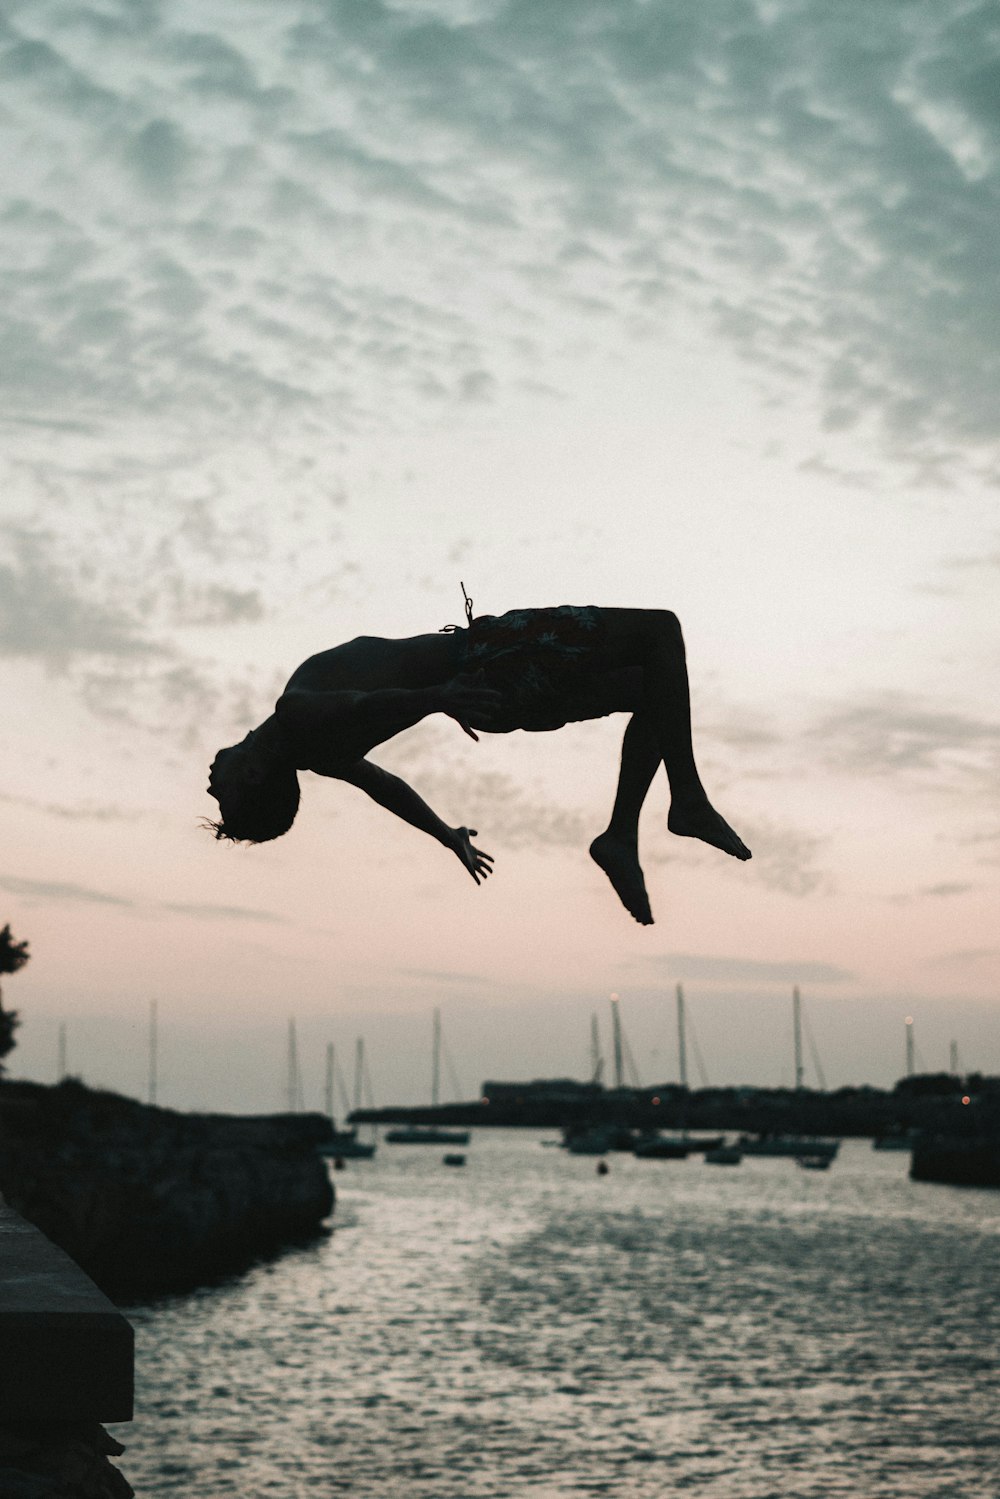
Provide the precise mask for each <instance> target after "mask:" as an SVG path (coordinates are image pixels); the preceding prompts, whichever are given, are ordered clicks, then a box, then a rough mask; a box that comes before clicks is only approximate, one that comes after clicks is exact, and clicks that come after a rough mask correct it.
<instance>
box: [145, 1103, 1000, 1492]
mask: <svg viewBox="0 0 1000 1499" xmlns="http://www.w3.org/2000/svg"><path fill="white" fill-rule="evenodd" d="M905 1172H906V1157H899V1156H889V1155H879V1154H876V1153H874V1152H872V1151H870V1150H869V1149H868V1148H867V1147H866V1146H865V1145H863V1144H855V1145H849V1146H846V1147H845V1148H844V1150H843V1151H842V1154H841V1158H840V1159H839V1160H838V1162H837V1163H836V1165H835V1166H834V1168H833V1169H832V1170H831V1171H830V1172H829V1173H827V1174H824V1175H823V1176H822V1177H820V1176H818V1175H813V1174H812V1173H805V1172H801V1171H798V1170H797V1169H796V1168H795V1166H794V1164H793V1163H791V1162H788V1161H767V1160H761V1161H746V1162H744V1164H743V1166H742V1167H740V1168H739V1171H738V1172H733V1171H719V1170H713V1169H712V1168H711V1167H706V1166H705V1165H704V1164H703V1163H702V1162H700V1161H690V1162H686V1163H680V1162H678V1163H664V1162H637V1161H633V1160H631V1159H626V1158H624V1157H622V1158H617V1157H616V1158H615V1159H614V1161H613V1166H612V1171H611V1174H610V1175H609V1176H608V1177H605V1178H598V1177H596V1176H595V1174H594V1169H593V1162H590V1161H586V1160H577V1159H571V1158H568V1157H566V1156H564V1155H563V1154H562V1152H556V1151H543V1150H539V1148H538V1141H537V1136H534V1135H525V1134H520V1133H512V1132H502V1133H501V1132H498V1133H496V1134H491V1135H483V1136H482V1137H481V1138H477V1139H476V1141H475V1142H474V1144H473V1146H472V1147H471V1149H470V1152H469V1164H468V1166H467V1168H466V1170H465V1171H464V1172H456V1171H445V1170H443V1169H442V1167H441V1164H440V1158H439V1156H438V1153H437V1152H436V1151H434V1150H429V1151H427V1150H425V1151H423V1152H421V1151H420V1150H413V1149H411V1150H407V1149H405V1148H393V1147H385V1146H383V1147H382V1149H381V1151H380V1153H379V1156H378V1157H377V1158H376V1160H375V1161H373V1162H371V1163H365V1164H364V1165H359V1166H358V1167H357V1168H356V1169H355V1170H354V1171H352V1172H351V1173H350V1174H349V1175H348V1174H347V1173H345V1174H344V1175H342V1176H339V1177H338V1179H337V1181H338V1189H339V1190H340V1193H341V1201H340V1209H339V1218H338V1221H339V1222H340V1223H342V1224H343V1225H344V1226H343V1227H340V1228H338V1229H337V1231H336V1232H335V1233H334V1234H333V1235H332V1236H331V1238H330V1239H329V1240H327V1241H325V1242H323V1243H321V1244H319V1245H316V1246H313V1247H311V1248H310V1249H307V1250H301V1251H297V1252H295V1253H293V1254H290V1255H288V1256H287V1257H286V1258H284V1259H283V1260H281V1261H279V1262H276V1263H275V1264H272V1265H269V1266H266V1267H261V1268H259V1269H258V1270H256V1271H254V1272H252V1273H251V1274H249V1275H248V1276H246V1277H244V1278H243V1279H242V1280H239V1281H234V1282H231V1283H228V1284H226V1285H223V1286H220V1287H217V1288H215V1289H213V1290H210V1291H204V1292H201V1293H199V1294H197V1295H195V1296H192V1297H188V1298H177V1299H175V1300H170V1301H165V1302H160V1303H157V1304H156V1305H152V1306H146V1307H138V1308H134V1309H132V1311H131V1313H130V1315H131V1316H132V1319H133V1321H134V1322H135V1324H136V1329H137V1339H138V1361H139V1382H140V1388H139V1402H138V1404H139V1408H138V1414H137V1419H136V1422H135V1424H134V1425H133V1426H132V1427H130V1428H120V1429H119V1430H118V1432H117V1434H118V1435H119V1436H120V1437H121V1438H122V1439H123V1440H124V1441H125V1442H126V1444H127V1446H128V1452H127V1454H126V1456H125V1458H124V1459H123V1460H122V1461H123V1468H124V1471H125V1472H126V1474H127V1476H128V1477H129V1478H130V1480H131V1481H132V1483H133V1484H134V1485H135V1487H136V1489H137V1490H138V1492H139V1493H141V1494H143V1495H144V1496H160V1495H163V1496H167V1495H182V1494H183V1495H185V1496H189V1495H191V1494H193V1493H197V1494H198V1496H199V1499H224V1496H231V1495H239V1496H241V1499H258V1496H261V1499H263V1496H276V1499H300V1496H302V1499H305V1496H307V1495H308V1496H310V1499H312V1496H315V1495H323V1494H331V1495H333V1494H358V1495H362V1494H363V1495H365V1496H367V1499H397V1496H400V1495H403V1494H405V1495H406V1496H407V1499H514V1496H517V1499H520V1496H525V1499H564V1496H569V1495H610V1496H621V1499H625V1496H628V1499H662V1496H663V1495H664V1494H665V1493H667V1492H669V1493H671V1494H673V1493H675V1492H676V1493H680V1494H683V1493H702V1494H710V1495H711V1496H712V1499H769V1496H772V1495H773V1496H774V1499H838V1496H848V1495H849V1496H850V1499H867V1496H873V1499H875V1496H877V1499H939V1496H940V1499H945V1496H947V1499H953V1496H955V1495H958V1494H961V1495H963V1496H964V1499H996V1496H997V1494H998V1492H1000V1484H998V1482H997V1473H998V1471H1000V1422H998V1416H997V1411H998V1405H1000V1402H998V1398H997V1397H998V1394H1000V1388H998V1385H1000V1381H998V1376H997V1367H996V1361H995V1350H996V1347H997V1330H998V1329H997V1299H996V1290H997V1274H996V1264H997V1258H996V1252H997V1245H998V1237H1000V1198H998V1196H997V1194H991V1193H960V1192H957V1191H953V1190H950V1189H947V1188H935V1187H928V1186H925V1185H920V1184H915V1183H911V1182H909V1181H908V1180H907V1179H906V1175H905Z"/></svg>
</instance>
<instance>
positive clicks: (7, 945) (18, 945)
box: [0, 923, 31, 1073]
mask: <svg viewBox="0 0 1000 1499" xmlns="http://www.w3.org/2000/svg"><path fill="white" fill-rule="evenodd" d="M30 957H31V954H30V953H29V951H28V944H27V942H15V941H14V938H13V937H12V936H11V932H10V924H9V923H8V925H7V926H5V927H4V929H3V931H2V932H0V974H4V973H17V971H18V969H19V968H23V967H24V965H25V963H27V961H28V959H29V958H30ZM20 1024H21V1021H20V1019H19V1017H18V1013H17V1011H16V1010H5V1009H4V1007H3V993H2V991H0V1057H5V1056H6V1055H7V1053H8V1052H9V1051H13V1049H14V1044H15V1043H14V1032H15V1031H16V1030H17V1028H18V1026H19V1025H20ZM2 1072H3V1068H2V1067H0V1073H2Z"/></svg>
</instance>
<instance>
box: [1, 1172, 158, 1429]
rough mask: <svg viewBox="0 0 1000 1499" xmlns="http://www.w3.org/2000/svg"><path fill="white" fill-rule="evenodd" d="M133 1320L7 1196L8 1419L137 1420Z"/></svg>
mask: <svg viewBox="0 0 1000 1499" xmlns="http://www.w3.org/2000/svg"><path fill="white" fill-rule="evenodd" d="M133 1342H134V1339H133V1333H132V1328H131V1326H130V1324H129V1323H128V1322H127V1321H126V1320H125V1318H124V1317H123V1316H122V1314H121V1312H119V1311H118V1310H117V1309H116V1308H115V1307H114V1306H113V1305H112V1303H111V1302H110V1301H109V1300H108V1298H107V1297H106V1296H105V1295H104V1294H103V1293H102V1292H101V1291H99V1290H98V1289H97V1287H96V1286H95V1285H94V1283H93V1281H91V1280H88V1278H87V1276H86V1275H84V1273H83V1271H82V1270H81V1269H80V1268H79V1266H78V1265H75V1264H74V1263H73V1261H72V1260H71V1259H70V1257H69V1255H67V1254H64V1253H63V1251H62V1250H61V1249H57V1248H56V1246H55V1245H54V1244H52V1243H50V1241H49V1240H48V1239H46V1237H45V1235H44V1234H42V1233H40V1232H39V1230H38V1229H37V1228H34V1227H33V1226H32V1225H31V1224H30V1223H26V1222H25V1220H24V1219H23V1218H21V1217H19V1216H18V1214H17V1213H15V1212H14V1211H13V1209H11V1208H9V1207H7V1206H6V1204H4V1203H3V1202H2V1200H0V1349H2V1356H0V1422H9V1421H88V1420H90V1421H131V1419H132V1400H133V1380H134V1356H133Z"/></svg>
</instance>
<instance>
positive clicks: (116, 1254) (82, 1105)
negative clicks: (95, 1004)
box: [0, 1080, 334, 1300]
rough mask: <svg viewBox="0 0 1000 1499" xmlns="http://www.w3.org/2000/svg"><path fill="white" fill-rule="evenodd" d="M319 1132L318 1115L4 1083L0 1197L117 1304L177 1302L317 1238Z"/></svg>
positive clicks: (324, 1177) (322, 1188) (322, 1190)
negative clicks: (169, 1296) (170, 1103)
mask: <svg viewBox="0 0 1000 1499" xmlns="http://www.w3.org/2000/svg"><path fill="white" fill-rule="evenodd" d="M329 1133H330V1124H329V1121H328V1120H326V1119H325V1118H324V1117H323V1116H322V1115H319V1114H302V1115H299V1114H293V1115H275V1116H261V1117H239V1116H230V1115H213V1114H180V1113H176V1112H174V1111H173V1110H170V1109H158V1108H152V1107H149V1106H147V1105H145V1104H140V1103H137V1102H136V1101H135V1100H133V1099H128V1098H122V1097H120V1096H119V1095H117V1094H114V1093H106V1092H97V1091H93V1090H91V1089H89V1088H86V1087H84V1086H83V1085H82V1084H81V1083H78V1082H75V1081H72V1080H70V1081H66V1082H64V1083H61V1084H60V1085H59V1086H58V1087H55V1088H46V1087H42V1086H41V1085H39V1084H33V1083H12V1082H7V1083H4V1084H3V1085H2V1086H0V1192H2V1194H3V1196H4V1197H5V1198H6V1200H7V1201H8V1202H9V1203H10V1205H11V1206H12V1207H13V1208H15V1209H16V1210H17V1211H18V1212H19V1213H21V1214H22V1216H23V1217H25V1218H27V1219H28V1220H29V1221H30V1222H32V1223H34V1224H36V1225H37V1227H38V1228H40V1229H41V1230H42V1232H43V1233H44V1234H46V1235H47V1236H48V1237H49V1238H50V1239H52V1240H53V1241H54V1242H55V1243H56V1244H58V1245H59V1246H60V1247H61V1248H62V1249H64V1250H65V1251H66V1252H67V1254H69V1255H70V1256H71V1257H72V1258H73V1259H74V1260H75V1261H76V1262H77V1264H78V1265H80V1266H81V1268H82V1269H84V1270H85V1271H86V1272H87V1274H88V1275H89V1276H90V1277H91V1278H92V1279H93V1280H94V1281H95V1282H96V1283H97V1285H98V1286H100V1287H101V1289H102V1290H104V1291H105V1292H106V1293H107V1294H108V1295H110V1296H113V1297H114V1298H116V1299H117V1300H122V1299H124V1298H128V1297H137V1296H143V1295H149V1294H155V1293H158V1292H163V1291H174V1290H186V1289H189V1288H191V1287H193V1286H196V1285H199V1284H202V1283H204V1282H206V1281H210V1280H213V1279H216V1278H218V1277H219V1276H221V1275H225V1274H228V1273H230V1272H232V1271H236V1270H239V1269H243V1268H245V1267H246V1266H247V1265H248V1264H250V1263H252V1262H253V1261H254V1260H255V1259H258V1258H260V1257H262V1256H264V1255H267V1254H270V1253H273V1252H274V1251H275V1250H277V1249H279V1248H280V1247H282V1246H283V1245H285V1244H288V1243H291V1242H294V1241H301V1240H302V1239H303V1238H306V1237H308V1236H310V1235H314V1234H316V1233H318V1232H320V1231H321V1229H322V1224H323V1222H324V1220H325V1219H326V1218H328V1217H329V1215H330V1213H331V1212H332V1210H333V1205H334V1194H333V1187H332V1185H331V1182H330V1179H329V1175H328V1172H327V1168H326V1165H325V1163H324V1162H323V1160H322V1159H321V1158H320V1156H319V1154H318V1152H317V1149H316V1146H317V1145H318V1144H320V1143H322V1141H323V1140H324V1139H326V1138H327V1136H328V1135H329Z"/></svg>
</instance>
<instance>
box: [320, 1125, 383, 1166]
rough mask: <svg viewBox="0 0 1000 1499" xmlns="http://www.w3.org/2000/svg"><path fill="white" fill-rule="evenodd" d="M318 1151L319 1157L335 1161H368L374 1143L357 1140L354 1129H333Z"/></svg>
mask: <svg viewBox="0 0 1000 1499" xmlns="http://www.w3.org/2000/svg"><path fill="white" fill-rule="evenodd" d="M318 1149H319V1153H320V1155H323V1156H329V1157H331V1158H332V1159H333V1160H335V1161H370V1160H371V1158H372V1156H373V1155H374V1154H375V1150H376V1146H375V1143H374V1141H368V1140H359V1139H358V1132H357V1130H356V1129H335V1130H334V1132H333V1134H332V1135H331V1137H330V1138H329V1139H328V1140H324V1141H323V1142H322V1144H321V1145H320V1146H319V1147H318Z"/></svg>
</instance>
